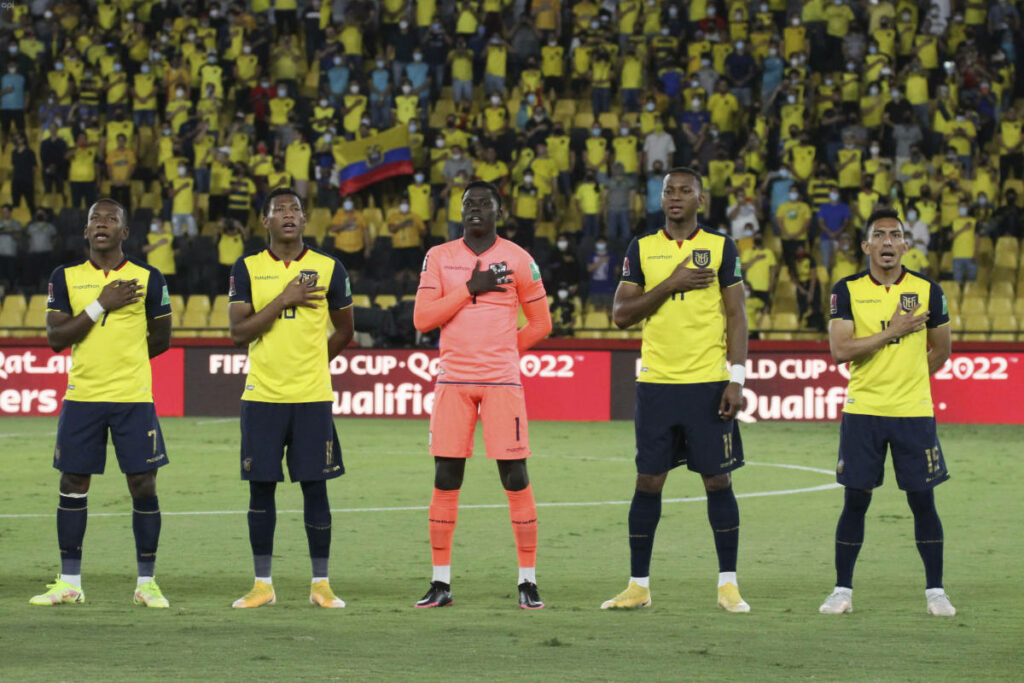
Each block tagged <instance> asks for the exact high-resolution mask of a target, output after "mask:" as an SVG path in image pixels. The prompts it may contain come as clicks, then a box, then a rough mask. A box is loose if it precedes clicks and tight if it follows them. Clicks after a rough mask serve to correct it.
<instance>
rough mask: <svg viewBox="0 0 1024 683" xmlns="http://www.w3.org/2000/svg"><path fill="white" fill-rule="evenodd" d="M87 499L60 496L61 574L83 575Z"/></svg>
mask: <svg viewBox="0 0 1024 683" xmlns="http://www.w3.org/2000/svg"><path fill="white" fill-rule="evenodd" d="M88 515H89V512H88V509H87V503H86V497H85V496H84V495H83V496H82V497H80V498H79V497H71V496H67V495H64V494H63V493H62V494H60V499H59V500H58V502H57V547H59V548H60V573H61V574H72V575H75V574H81V573H82V539H84V538H85V522H86V520H87V519H88Z"/></svg>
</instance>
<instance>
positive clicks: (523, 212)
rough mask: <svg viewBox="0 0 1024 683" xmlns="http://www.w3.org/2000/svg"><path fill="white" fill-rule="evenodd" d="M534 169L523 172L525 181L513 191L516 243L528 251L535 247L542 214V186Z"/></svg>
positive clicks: (512, 211)
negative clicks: (536, 232)
mask: <svg viewBox="0 0 1024 683" xmlns="http://www.w3.org/2000/svg"><path fill="white" fill-rule="evenodd" d="M533 175H534V174H533V171H532V170H527V171H526V173H524V174H523V182H522V183H521V184H519V185H516V187H515V189H514V190H513V191H512V210H511V213H512V216H513V218H515V222H516V239H515V240H514V241H515V243H516V244H518V245H519V246H521V247H523V248H524V249H526V250H527V251H529V250H531V249H533V236H534V232H535V230H536V226H537V219H538V217H539V214H540V188H539V187H538V186H537V184H536V183H535V182H534V177H533Z"/></svg>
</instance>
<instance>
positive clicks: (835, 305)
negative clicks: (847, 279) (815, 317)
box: [829, 294, 839, 315]
mask: <svg viewBox="0 0 1024 683" xmlns="http://www.w3.org/2000/svg"><path fill="white" fill-rule="evenodd" d="M829 308H830V309H831V311H832V315H836V314H837V313H839V295H837V294H833V295H832V299H831V300H830V301H829Z"/></svg>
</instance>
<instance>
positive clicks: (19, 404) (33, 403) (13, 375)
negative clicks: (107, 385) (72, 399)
mask: <svg viewBox="0 0 1024 683" xmlns="http://www.w3.org/2000/svg"><path fill="white" fill-rule="evenodd" d="M152 364H153V399H154V402H155V403H156V410H157V413H158V414H159V415H167V416H180V415H184V414H185V382H184V378H185V372H184V367H185V350H184V349H180V348H173V349H169V350H168V351H166V352H164V353H162V354H160V355H159V356H157V357H156V358H154V359H153V361H152ZM70 369H71V353H70V352H69V351H63V352H61V353H54V352H53V351H52V350H51V349H48V348H46V347H45V346H9V347H4V348H0V416H2V415H56V414H57V413H59V412H60V406H61V403H62V402H63V400H64V390H65V388H66V387H67V383H68V370H70Z"/></svg>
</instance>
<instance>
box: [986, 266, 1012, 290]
mask: <svg viewBox="0 0 1024 683" xmlns="http://www.w3.org/2000/svg"><path fill="white" fill-rule="evenodd" d="M1016 276H1017V267H1016V266H1000V265H995V266H992V282H994V283H995V282H1009V283H1011V286H1012V283H1013V281H1014V279H1015V278H1016Z"/></svg>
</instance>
